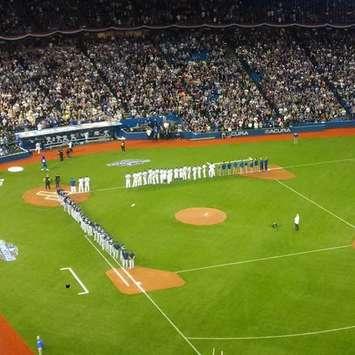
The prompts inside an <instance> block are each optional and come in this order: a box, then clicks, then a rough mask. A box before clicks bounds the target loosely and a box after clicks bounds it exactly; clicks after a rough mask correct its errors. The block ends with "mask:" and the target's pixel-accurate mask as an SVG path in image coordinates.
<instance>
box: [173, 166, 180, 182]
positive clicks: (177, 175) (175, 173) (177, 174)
mask: <svg viewBox="0 0 355 355" xmlns="http://www.w3.org/2000/svg"><path fill="white" fill-rule="evenodd" d="M177 179H179V168H175V169H174V180H177Z"/></svg>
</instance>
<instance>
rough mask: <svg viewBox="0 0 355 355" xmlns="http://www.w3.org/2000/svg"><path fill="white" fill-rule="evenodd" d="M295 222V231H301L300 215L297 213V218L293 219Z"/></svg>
mask: <svg viewBox="0 0 355 355" xmlns="http://www.w3.org/2000/svg"><path fill="white" fill-rule="evenodd" d="M293 222H294V224H295V231H298V230H299V229H300V215H299V214H298V213H297V214H296V216H295V218H294V219H293Z"/></svg>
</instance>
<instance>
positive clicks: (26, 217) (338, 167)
mask: <svg viewBox="0 0 355 355" xmlns="http://www.w3.org/2000/svg"><path fill="white" fill-rule="evenodd" d="M128 148H129V145H128ZM261 155H263V156H265V155H266V156H268V157H269V158H270V161H271V163H276V164H278V165H281V166H285V167H288V170H290V171H292V172H293V173H294V174H295V175H296V178H295V179H292V180H287V181H284V182H283V183H284V184H286V185H287V186H284V185H281V184H280V183H278V182H276V181H266V180H256V179H250V178H246V177H223V178H216V179H214V180H201V181H198V182H188V183H179V184H174V185H170V186H159V187H157V186H154V187H146V188H141V189H137V190H134V191H133V190H130V191H126V190H125V189H122V188H118V187H120V186H123V183H124V174H126V173H127V171H131V172H133V171H138V170H143V169H145V168H149V167H150V166H152V167H175V166H180V165H188V164H198V163H203V162H206V161H221V160H229V159H233V160H234V159H242V158H246V157H249V156H261ZM123 158H127V159H129V158H139V159H151V163H149V164H145V165H142V166H136V167H130V168H121V167H107V166H106V163H110V162H113V161H117V160H120V159H123ZM345 159H349V160H345ZM351 159H352V160H351ZM319 162H324V164H315V163H319ZM307 164H309V165H307ZM49 167H50V174H51V175H53V176H54V174H56V173H59V174H61V175H62V176H63V177H64V179H66V180H69V178H70V177H71V176H75V177H79V176H81V175H90V176H91V179H92V184H93V189H94V192H93V193H92V196H91V198H90V199H89V200H88V201H86V202H85V203H83V204H82V207H83V209H84V210H85V211H86V212H87V214H88V215H89V216H90V217H91V218H92V219H94V220H95V221H97V222H98V223H100V224H102V225H103V226H104V227H105V228H106V229H107V230H108V231H109V232H111V233H112V234H113V235H114V236H116V238H117V239H118V240H121V241H123V242H125V244H126V245H127V247H128V248H129V249H133V250H134V251H135V252H136V254H137V263H138V264H139V265H140V266H146V267H152V268H158V269H163V270H169V271H181V270H189V269H196V268H197V269H199V268H203V267H207V266H212V265H219V264H225V263H234V264H233V265H229V266H224V267H216V268H208V269H201V270H194V271H190V272H182V273H181V274H180V275H181V276H182V277H183V278H184V280H186V285H185V286H184V287H181V288H176V289H170V290H164V291H157V292H152V293H150V294H149V295H150V296H151V297H152V299H153V300H154V302H156V304H157V305H159V307H160V309H161V310H162V311H163V312H164V314H165V315H166V316H167V317H169V319H170V320H171V322H172V323H173V324H174V325H175V326H176V327H177V328H178V329H179V330H180V331H181V332H182V334H179V333H178V332H177V330H176V328H174V326H173V325H172V324H171V323H169V322H168V321H167V319H166V318H165V317H164V316H163V314H162V313H161V312H160V311H159V310H158V309H157V308H156V307H155V306H154V305H153V304H152V303H151V300H149V299H148V298H147V297H146V296H145V295H135V296H126V295H122V294H120V293H119V292H118V290H117V289H116V288H115V287H114V286H113V285H112V283H111V281H110V280H109V279H108V278H107V277H106V275H105V271H107V270H108V269H109V267H108V265H107V264H106V263H105V261H104V260H103V259H102V257H101V256H100V255H99V254H98V253H97V251H96V250H95V249H94V248H93V247H92V246H91V245H90V244H89V243H88V241H87V240H86V239H85V238H84V236H83V234H82V232H81V230H80V228H79V226H78V225H77V224H76V223H75V222H74V221H73V220H71V219H70V217H69V216H68V215H66V214H65V213H64V212H63V211H62V210H61V209H60V208H54V209H47V208H41V207H35V206H31V205H27V204H24V203H23V201H22V194H23V192H24V191H26V190H28V189H30V188H33V187H36V186H39V185H41V181H42V177H43V173H41V172H40V171H39V165H32V166H26V167H25V171H24V172H23V173H18V174H11V173H3V172H0V177H4V178H5V183H4V185H3V186H2V187H0V211H1V215H0V220H1V223H0V239H5V240H6V241H11V242H13V243H15V244H16V245H17V246H18V247H19V251H20V255H19V258H18V260H17V261H15V262H13V263H4V262H0V314H3V315H4V316H5V317H6V318H7V319H8V320H9V321H10V322H11V324H12V325H13V326H14V327H15V328H16V329H17V330H18V331H19V333H20V334H21V335H22V336H23V337H24V339H25V340H26V342H27V343H28V344H29V345H30V346H31V347H32V348H33V349H34V343H35V337H36V335H37V334H40V335H41V336H42V338H43V339H44V342H45V345H46V352H45V353H46V354H55V355H63V354H75V355H81V354H83V355H84V354H85V355H86V354H93V355H96V354H98V355H101V354H102V355H106V354H107V355H115V354H123V355H128V354H132V355H146V354H147V355H148V354H149V355H156V354H162V355H167V354H174V355H184V354H195V353H196V352H194V350H193V348H192V347H191V346H190V345H189V344H188V342H187V341H186V339H184V336H185V337H187V338H191V339H190V341H191V343H192V344H193V345H194V346H195V347H196V348H197V349H198V352H199V353H200V354H212V351H213V348H215V351H216V352H215V354H216V355H217V354H218V355H219V354H220V352H221V350H223V352H224V355H232V354H243V355H245V354H263V355H264V354H270V355H278V354H280V355H281V354H282V355H284V354H290V355H296V354H297V355H298V354H312V355H314V354H322V355H328V354H329V355H330V354H339V355H344V354H351V353H354V350H353V349H352V345H353V343H354V341H355V304H354V302H353V299H354V293H355V283H354V275H353V270H354V269H355V250H354V249H353V248H352V247H351V246H350V245H351V243H352V240H353V239H354V238H355V228H354V224H355V180H354V176H355V138H354V137H343V138H328V139H315V140H301V141H300V142H299V144H297V145H294V144H292V142H291V141H290V142H265V143H249V144H242V145H217V146H207V147H203V148H167V149H145V150H139V149H136V150H134V149H128V151H127V152H126V153H125V154H122V153H120V152H112V153H102V154H96V155H87V156H81V157H74V158H72V159H70V160H66V161H64V162H63V163H60V162H52V161H51V162H49ZM116 187H117V188H116ZM287 187H289V188H291V189H293V191H292V190H291V189H289V188H287ZM111 188H112V189H111ZM296 192H298V193H300V194H302V195H304V196H305V197H306V198H308V199H310V200H312V201H314V202H315V203H316V204H314V203H311V202H310V201H309V200H307V199H305V198H303V197H301V196H300V195H298V194H297V193H296ZM132 203H135V207H131V204H132ZM320 206H321V207H323V208H325V209H327V210H328V211H329V212H331V213H333V214H331V213H329V212H327V211H325V210H323V209H322V208H321V207H320ZM188 207H213V208H218V209H221V210H223V211H225V212H226V213H227V215H228V219H227V220H226V221H225V222H224V223H223V224H220V225H215V226H206V227H196V226H189V225H184V224H181V223H179V222H177V221H176V220H175V219H174V214H175V212H177V211H179V210H180V209H183V208H188ZM297 212H299V213H300V215H301V230H300V231H299V232H295V231H294V230H293V217H294V215H295V214H296V213H297ZM334 215H335V216H334ZM336 216H338V217H339V218H337V217H336ZM273 221H276V222H277V223H279V225H280V228H279V230H278V231H275V230H273V229H272V228H271V223H272V222H273ZM346 222H347V223H348V224H347V223H346ZM337 246H344V248H339V249H333V248H334V247H337ZM324 248H330V249H329V250H325V251H319V252H312V253H306V254H302V252H306V251H312V250H318V249H324ZM285 254H297V255H290V256H285V257H281V258H274V259H266V258H269V257H273V256H282V255H285ZM260 258H261V259H263V258H265V259H266V260H259V261H252V262H246V263H239V262H243V261H250V260H253V259H260ZM67 266H70V267H72V268H73V269H74V270H75V272H76V273H77V274H78V275H79V277H80V278H81V280H82V281H83V282H84V283H85V285H86V286H87V287H88V289H89V291H90V294H89V295H86V296H78V295H77V292H79V291H80V288H79V285H77V283H76V282H75V281H74V280H73V279H72V278H71V276H70V274H69V273H66V272H61V271H59V269H60V268H61V267H67ZM66 282H70V283H71V284H72V287H71V288H70V289H66V288H65V287H64V285H65V283H66ZM353 326H354V328H349V329H343V330H339V331H333V330H334V329H338V328H345V327H353ZM325 330H332V331H331V332H328V333H317V334H313V335H304V336H287V337H281V338H267V339H254V338H253V339H219V340H214V339H208V338H241V337H264V336H279V335H295V334H300V333H309V332H321V331H325ZM195 338H206V339H195ZM0 354H6V351H5V353H3V352H2V349H0Z"/></svg>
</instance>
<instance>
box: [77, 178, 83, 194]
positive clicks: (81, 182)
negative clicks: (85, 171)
mask: <svg viewBox="0 0 355 355" xmlns="http://www.w3.org/2000/svg"><path fill="white" fill-rule="evenodd" d="M78 189H79V192H84V178H82V177H80V178H79V179H78Z"/></svg>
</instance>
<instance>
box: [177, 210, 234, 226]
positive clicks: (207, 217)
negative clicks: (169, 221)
mask: <svg viewBox="0 0 355 355" xmlns="http://www.w3.org/2000/svg"><path fill="white" fill-rule="evenodd" d="M175 218H176V219H177V220H178V221H180V222H182V223H185V224H193V225H196V226H210V225H213V224H219V223H222V222H224V221H225V220H226V218H227V214H226V213H224V212H223V211H221V210H217V209H216V208H205V207H194V208H186V209H184V210H181V211H179V212H177V213H175Z"/></svg>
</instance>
